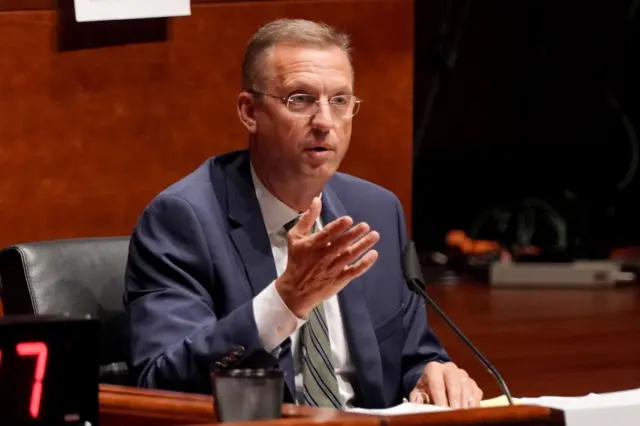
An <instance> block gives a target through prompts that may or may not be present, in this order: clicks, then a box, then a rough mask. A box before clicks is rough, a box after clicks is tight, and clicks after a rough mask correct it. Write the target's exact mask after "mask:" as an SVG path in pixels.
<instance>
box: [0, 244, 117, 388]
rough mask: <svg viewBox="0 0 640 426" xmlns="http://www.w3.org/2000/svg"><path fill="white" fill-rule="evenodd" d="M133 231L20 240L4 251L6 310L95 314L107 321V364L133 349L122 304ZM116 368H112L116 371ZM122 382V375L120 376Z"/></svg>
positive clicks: (1, 274)
mask: <svg viewBox="0 0 640 426" xmlns="http://www.w3.org/2000/svg"><path fill="white" fill-rule="evenodd" d="M128 250H129V237H108V238H81V239H67V240H54V241H43V242H34V243H25V244H17V245H13V246H11V247H8V248H6V249H4V250H3V251H2V252H1V253H0V282H2V300H3V306H4V313H5V315H20V314H27V315H47V314H64V313H69V314H71V315H83V316H84V315H90V316H91V317H92V318H97V319H99V320H100V321H101V323H102V345H101V350H100V362H101V365H102V366H107V365H111V366H112V367H114V366H115V364H118V365H117V366H115V367H114V368H116V369H118V370H119V371H120V372H122V370H123V368H124V366H126V361H127V355H128V340H129V339H128V335H127V326H126V315H125V311H124V304H123V299H122V297H123V292H124V273H125V267H126V262H127V254H128ZM112 373H113V372H112ZM118 382H120V380H118Z"/></svg>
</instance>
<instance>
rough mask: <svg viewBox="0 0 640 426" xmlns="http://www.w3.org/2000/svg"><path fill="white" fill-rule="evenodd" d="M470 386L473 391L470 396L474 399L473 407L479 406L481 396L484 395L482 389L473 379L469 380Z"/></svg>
mask: <svg viewBox="0 0 640 426" xmlns="http://www.w3.org/2000/svg"><path fill="white" fill-rule="evenodd" d="M471 386H472V388H473V391H472V393H471V395H472V396H471V397H472V398H473V401H474V405H473V407H479V406H480V403H481V402H482V397H483V396H484V394H483V392H482V389H480V387H479V386H478V384H477V383H476V382H475V380H471Z"/></svg>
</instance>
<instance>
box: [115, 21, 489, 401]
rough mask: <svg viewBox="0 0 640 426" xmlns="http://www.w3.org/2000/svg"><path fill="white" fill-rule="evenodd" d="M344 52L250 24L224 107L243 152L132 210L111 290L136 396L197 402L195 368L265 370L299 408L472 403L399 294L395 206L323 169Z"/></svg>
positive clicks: (374, 189) (310, 35) (319, 39)
mask: <svg viewBox="0 0 640 426" xmlns="http://www.w3.org/2000/svg"><path fill="white" fill-rule="evenodd" d="M348 44H349V40H348V37H347V36H346V35H344V34H340V33H338V32H336V31H335V30H334V29H332V28H331V27H328V26H326V25H323V24H318V23H314V22H310V21H304V20H279V21H275V22H272V23H269V24H267V25H265V26H264V27H262V28H261V29H260V30H259V31H258V32H257V33H256V34H255V35H254V36H253V38H252V39H251V41H250V43H249V45H248V47H247V51H246V53H245V59H244V65H243V90H242V91H241V93H240V94H239V95H238V101H237V109H238V115H239V118H240V120H241V122H242V124H243V125H244V127H245V128H246V129H247V131H248V133H249V149H248V150H246V151H237V152H232V153H228V154H224V155H220V156H216V157H213V158H211V159H209V160H207V161H206V162H205V163H204V164H203V165H202V166H201V167H200V168H198V169H197V170H195V171H194V172H193V173H191V174H190V175H188V176H186V177H185V178H183V179H182V180H180V181H179V182H177V183H175V184H174V185H172V186H170V187H169V188H167V189H166V190H164V191H163V192H162V193H161V194H159V195H158V196H157V197H156V198H155V199H154V200H153V201H152V202H151V203H150V204H149V205H148V206H147V208H146V209H145V210H144V212H143V213H142V215H141V217H140V219H139V222H138V223H137V225H136V228H135V231H134V233H133V235H132V239H131V246H130V254H129V261H128V265H127V271H126V293H125V303H126V307H127V312H128V316H129V325H130V331H131V360H130V366H131V370H132V372H133V374H134V375H135V377H136V379H137V384H138V385H139V386H143V387H151V388H161V389H173V390H179V391H186V392H201V393H209V392H211V384H210V378H209V377H210V376H209V372H210V369H211V368H214V369H227V368H235V367H238V368H244V367H253V368H256V367H264V368H269V367H275V366H279V367H280V368H281V369H282V370H283V371H284V372H285V381H286V391H285V400H286V401H290V402H293V401H295V402H297V403H299V404H309V405H314V406H323V407H337V408H343V407H346V406H360V407H370V408H375V407H389V406H392V405H395V404H398V403H400V402H401V401H402V399H403V398H410V399H411V400H412V401H415V402H421V403H434V404H439V405H448V406H451V407H469V406H475V405H476V404H477V403H478V402H479V401H480V399H481V398H482V392H481V391H480V389H479V388H478V387H477V385H476V383H475V382H474V381H473V380H472V379H471V378H469V376H468V375H467V373H466V372H465V371H464V370H461V369H459V368H458V367H457V366H456V365H455V364H454V363H452V362H451V361H450V359H449V357H448V356H447V354H446V352H445V351H444V349H443V348H442V347H441V345H440V343H439V342H438V340H437V338H436V337H435V335H434V334H433V332H432V331H431V329H430V328H429V327H428V325H427V319H426V311H425V308H424V305H423V303H422V302H421V300H420V299H419V298H417V297H416V296H414V295H413V294H412V293H411V292H410V291H409V290H408V288H407V286H406V285H405V283H404V279H403V269H402V252H403V248H404V246H405V243H406V240H407V237H406V231H405V223H404V213H403V211H402V207H401V205H400V202H399V201H398V199H397V198H396V197H395V196H394V195H393V194H392V193H391V192H389V191H387V190H385V189H383V188H381V187H379V186H377V185H374V184H372V183H369V182H366V181H364V180H361V179H358V178H355V177H353V176H349V175H346V174H343V173H338V172H337V168H338V166H339V165H340V162H341V160H342V159H343V157H344V155H345V153H346V152H347V148H348V145H349V140H350V138H351V124H352V118H353V116H354V115H355V114H356V113H357V111H358V109H359V107H360V100H359V99H358V98H357V97H356V96H355V95H354V94H353V83H354V75H353V69H352V65H351V60H350V56H349V45H348ZM374 246H375V249H374V248H373V247H374Z"/></svg>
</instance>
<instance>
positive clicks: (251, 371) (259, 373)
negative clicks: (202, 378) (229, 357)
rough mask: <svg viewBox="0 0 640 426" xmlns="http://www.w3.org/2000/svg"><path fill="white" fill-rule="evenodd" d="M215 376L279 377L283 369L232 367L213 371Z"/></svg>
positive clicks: (245, 377)
mask: <svg viewBox="0 0 640 426" xmlns="http://www.w3.org/2000/svg"><path fill="white" fill-rule="evenodd" d="M213 376H215V377H235V378H244V379H249V378H251V379H254V378H261V377H264V378H271V379H274V378H280V377H283V371H282V370H281V369H279V368H234V369H230V370H217V371H214V372H213Z"/></svg>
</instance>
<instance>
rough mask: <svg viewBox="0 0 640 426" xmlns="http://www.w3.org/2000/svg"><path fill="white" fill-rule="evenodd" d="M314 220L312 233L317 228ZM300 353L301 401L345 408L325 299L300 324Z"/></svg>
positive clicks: (293, 223) (318, 405) (299, 402)
mask: <svg viewBox="0 0 640 426" xmlns="http://www.w3.org/2000/svg"><path fill="white" fill-rule="evenodd" d="M298 219H299V218H296V219H294V220H292V221H291V222H289V223H287V224H286V225H285V226H284V227H285V229H286V230H287V231H289V230H290V229H291V228H292V227H293V226H294V225H295V224H296V223H297V221H298ZM316 230H317V227H316V224H315V223H314V225H313V228H312V229H311V233H314V232H316ZM299 340H300V354H301V357H300V358H301V366H302V383H303V385H304V392H302V395H300V394H298V395H296V400H297V402H298V404H300V405H311V406H314V407H325V408H338V409H340V408H342V404H341V403H340V397H339V395H340V393H339V391H338V381H337V379H336V375H335V370H334V369H333V362H331V345H330V343H329V329H328V327H327V319H326V317H325V313H324V303H319V304H318V305H317V306H316V307H315V308H313V310H312V311H311V314H309V319H308V320H307V322H306V323H305V324H304V325H303V326H302V327H301V328H300V339H299Z"/></svg>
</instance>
